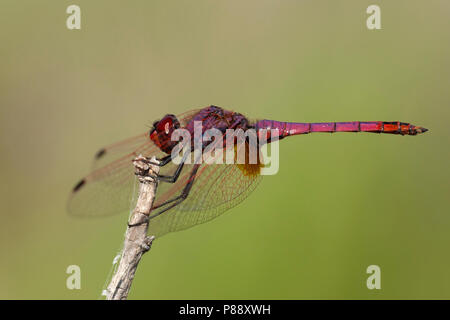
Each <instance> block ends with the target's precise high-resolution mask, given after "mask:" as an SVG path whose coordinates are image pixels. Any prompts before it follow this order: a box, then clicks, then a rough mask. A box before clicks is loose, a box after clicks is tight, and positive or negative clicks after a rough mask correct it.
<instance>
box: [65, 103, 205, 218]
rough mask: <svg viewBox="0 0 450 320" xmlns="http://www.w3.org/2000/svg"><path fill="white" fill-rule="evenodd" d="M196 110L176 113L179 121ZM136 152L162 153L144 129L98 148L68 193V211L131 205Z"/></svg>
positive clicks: (88, 212) (101, 211)
mask: <svg viewBox="0 0 450 320" xmlns="http://www.w3.org/2000/svg"><path fill="white" fill-rule="evenodd" d="M197 112H198V110H190V111H187V112H185V113H183V114H180V115H178V120H179V121H180V124H181V125H182V126H184V125H186V123H188V122H189V121H190V120H191V119H192V117H193V116H194V115H195V114H196V113H197ZM139 155H143V156H145V157H152V156H155V157H156V158H162V157H164V156H165V155H166V154H165V153H163V152H162V151H161V150H160V149H159V148H158V147H157V146H156V145H155V144H154V143H153V142H152V141H151V140H150V137H149V132H148V131H147V132H145V133H143V134H140V135H138V136H135V137H132V138H129V139H126V140H123V141H120V142H117V143H115V144H112V145H109V146H107V147H105V148H102V149H100V150H99V151H98V152H97V154H96V155H95V159H94V164H93V171H92V172H91V173H90V174H89V175H87V176H86V177H85V178H83V179H82V180H81V181H80V182H78V184H77V185H76V186H75V187H74V189H73V191H72V194H71V195H70V198H69V202H68V205H67V207H68V208H67V209H68V212H69V214H71V215H75V216H107V215H113V214H117V213H121V212H125V211H129V210H130V208H133V207H134V203H135V200H136V199H135V196H136V195H137V189H136V185H137V179H136V178H135V175H134V167H133V163H132V161H133V159H134V158H136V157H137V156H139ZM170 167H171V166H168V169H169V170H171V168H170ZM164 172H165V171H162V173H163V174H164Z"/></svg>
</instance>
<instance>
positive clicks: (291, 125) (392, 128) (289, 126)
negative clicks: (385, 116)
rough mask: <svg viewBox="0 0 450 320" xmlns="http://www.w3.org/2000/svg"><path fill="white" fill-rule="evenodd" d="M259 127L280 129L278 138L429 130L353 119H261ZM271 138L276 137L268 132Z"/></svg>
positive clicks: (407, 124)
mask: <svg viewBox="0 0 450 320" xmlns="http://www.w3.org/2000/svg"><path fill="white" fill-rule="evenodd" d="M255 127H256V128H257V129H278V132H279V135H278V138H279V139H282V138H284V137H287V136H293V135H298V134H307V133H312V132H329V133H334V132H372V133H390V134H400V135H412V136H414V135H416V134H419V133H423V132H426V131H428V129H425V128H422V127H418V126H415V125H412V124H409V123H405V122H399V121H394V122H392V121H352V122H322V123H297V122H281V121H273V120H261V121H258V122H257V123H256V125H255ZM268 137H269V138H274V137H273V136H272V135H271V134H269V133H268Z"/></svg>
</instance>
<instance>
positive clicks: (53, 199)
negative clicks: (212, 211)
mask: <svg viewBox="0 0 450 320" xmlns="http://www.w3.org/2000/svg"><path fill="white" fill-rule="evenodd" d="M70 4H77V5H79V6H80V7H81V18H82V25H81V28H82V29H81V30H68V29H67V28H66V18H67V17H68V14H66V8H67V6H68V5H70ZM370 4H378V5H380V7H381V19H382V30H374V31H371V30H368V29H367V27H366V19H367V17H368V15H367V14H366V8H367V7H368V6H369V5H370ZM0 11H1V13H0V15H1V19H0V36H1V51H0V70H1V71H0V106H1V107H0V130H1V132H0V133H1V134H0V152H1V158H0V176H1V184H0V199H1V200H0V212H1V223H0V252H1V255H2V257H1V262H0V298H8V299H12V298H26V299H36V298H41V299H47V298H56V299H96V298H98V297H99V295H100V292H101V290H102V288H103V285H104V283H105V281H106V279H107V275H108V272H109V271H110V269H111V263H112V260H113V257H114V256H115V254H116V252H117V250H118V249H119V248H120V246H121V244H122V241H123V234H124V231H125V224H126V219H127V214H126V213H125V214H123V215H119V216H115V217H111V218H104V219H84V220H83V219H82V220H79V219H74V218H72V217H70V216H69V215H68V214H67V213H66V211H65V205H66V201H67V197H68V195H69V192H70V190H71V188H72V186H73V185H74V183H75V182H77V181H78V180H79V179H80V178H81V177H82V176H83V175H85V174H86V173H87V172H88V170H89V168H90V166H91V160H92V156H93V154H94V153H95V152H96V151H97V150H98V149H99V147H102V146H104V145H107V144H109V143H111V142H115V141H117V140H120V139H123V138H126V137H128V136H132V135H135V134H138V133H140V132H143V131H145V130H147V126H148V125H150V124H151V123H152V122H153V121H154V120H155V119H158V118H159V117H161V116H162V115H164V114H165V113H167V112H170V113H181V112H183V111H186V110H189V109H192V108H197V107H202V106H206V105H210V104H215V105H218V106H222V107H225V108H229V109H233V110H236V111H239V112H242V113H244V114H246V115H248V116H249V117H252V118H266V119H276V120H284V121H300V122H309V121H311V122H324V121H353V120H361V121H363V120H385V121H394V120H400V121H406V122H411V123H413V124H416V125H423V126H424V127H427V128H429V129H430V132H428V133H426V134H424V135H420V136H416V137H409V136H405V137H401V136H392V135H375V134H334V135H329V134H315V135H307V136H300V137H293V138H291V139H287V140H284V141H282V142H281V143H280V149H281V150H280V151H281V155H280V162H281V163H280V171H279V173H278V174H277V175H275V176H267V177H265V178H264V179H263V182H262V183H261V185H260V186H259V187H258V188H257V189H256V191H254V192H253V194H251V195H250V197H249V198H248V199H246V200H245V201H244V202H243V203H242V204H241V205H239V206H238V207H235V208H234V209H232V210H230V211H228V212H227V213H226V214H224V215H223V216H221V217H219V218H217V219H216V220H214V221H213V222H210V223H207V224H203V225H200V226H198V227H195V228H193V229H189V230H187V231H182V232H178V233H172V234H169V235H167V236H165V237H163V238H161V239H159V240H158V241H156V242H155V243H154V245H153V248H152V250H151V251H150V252H149V253H148V254H147V255H146V256H144V258H143V260H142V261H141V264H140V266H139V269H138V272H137V275H136V279H135V281H134V284H133V287H132V290H131V294H130V298H132V299H233V298H236V299H247V298H250V299H304V298H308V299H318V298H325V299H400V298H412V299H418V298H437V299H448V298H450V273H449V270H450V252H449V250H448V245H449V243H450V232H449V229H450V212H449V211H450V210H449V209H450V208H449V207H450V193H449V192H450V184H449V178H450V177H449V168H448V166H449V159H450V153H449V136H450V129H449V128H450V127H449V125H448V121H449V116H450V90H449V84H450V59H449V57H450V19H449V14H450V2H449V1H445V0H441V1H430V0H427V1H425V0H422V1H412V0H408V1H406V0H404V1H400V0H397V1H379V0H371V1H364V0H353V1H335V0H327V1H313V0H310V1H300V0H296V1H289V0H282V1H273V0H255V1H237V0H232V1H230V0H227V1H223V0H222V1H217V0H197V1H187V0H186V1H144V0H141V1H127V2H124V1H111V0H108V1H87V0H76V1H75V0H74V1H56V0H54V1H42V0H41V1H31V0H30V1H24V0H21V1H16V0H14V1H13V0H2V1H1V10H0ZM71 264H76V265H79V266H80V267H81V272H82V274H81V275H82V284H81V290H68V289H67V288H66V278H67V277H68V275H67V274H66V268H67V266H68V265H71ZM372 264H376V265H379V266H380V267H381V287H382V289H381V290H368V289H367V287H366V279H367V277H368V275H367V274H366V268H367V267H368V266H369V265H372Z"/></svg>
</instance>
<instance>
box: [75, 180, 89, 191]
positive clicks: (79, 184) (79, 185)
mask: <svg viewBox="0 0 450 320" xmlns="http://www.w3.org/2000/svg"><path fill="white" fill-rule="evenodd" d="M85 183H86V181H85V180H84V179H83V180H81V181H80V182H78V183H77V184H76V185H75V187H73V190H72V192H77V191H78V190H80V188H81V187H82V186H83V185H84V184H85Z"/></svg>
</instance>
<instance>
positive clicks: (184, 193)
mask: <svg viewBox="0 0 450 320" xmlns="http://www.w3.org/2000/svg"><path fill="white" fill-rule="evenodd" d="M199 167H200V165H198V164H197V165H195V167H194V168H193V169H192V171H191V175H190V178H189V182H188V183H187V184H186V185H185V186H184V188H183V190H182V191H181V194H180V195H179V196H176V197H174V198H172V199H170V200H167V201H164V202H163V203H161V204H160V205H158V206H155V207H153V208H152V210H154V209H158V208H161V207H164V206H166V207H165V208H164V209H162V210H161V211H159V212H157V213H155V214H152V215H151V216H150V217H149V219H152V218H155V217H157V216H159V215H160V214H162V213H164V212H166V211H168V210H170V209H172V208H173V207H175V206H177V205H179V204H180V203H181V202H183V201H184V200H185V199H186V198H187V197H188V195H189V192H190V191H191V189H192V185H193V184H194V180H195V175H196V173H197V170H198V168H199ZM167 205H168V206H167Z"/></svg>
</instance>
